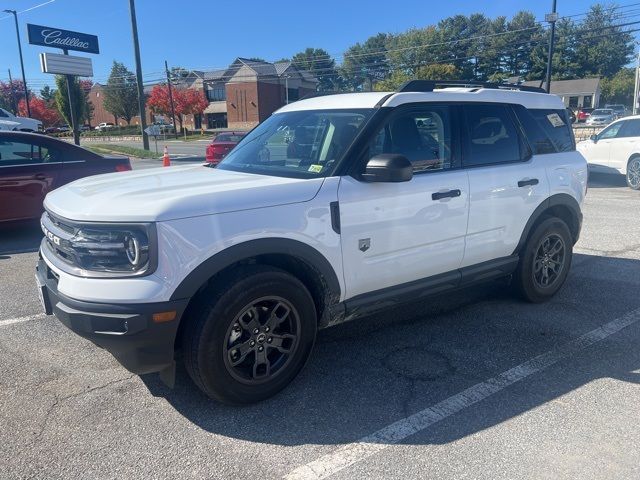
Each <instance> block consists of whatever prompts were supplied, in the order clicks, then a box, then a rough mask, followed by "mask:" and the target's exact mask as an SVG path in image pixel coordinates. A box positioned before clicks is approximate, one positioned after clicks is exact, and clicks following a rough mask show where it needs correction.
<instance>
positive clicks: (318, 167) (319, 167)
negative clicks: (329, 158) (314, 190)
mask: <svg viewBox="0 0 640 480" xmlns="http://www.w3.org/2000/svg"><path fill="white" fill-rule="evenodd" d="M309 171H310V172H312V173H320V172H321V171H322V165H310V166H309Z"/></svg>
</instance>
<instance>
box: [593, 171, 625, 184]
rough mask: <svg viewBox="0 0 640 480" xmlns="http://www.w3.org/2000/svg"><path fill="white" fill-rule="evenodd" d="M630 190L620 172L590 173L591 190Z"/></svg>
mask: <svg viewBox="0 0 640 480" xmlns="http://www.w3.org/2000/svg"><path fill="white" fill-rule="evenodd" d="M620 187H624V188H629V187H628V186H627V179H626V177H625V176H624V175H621V174H620V173H618V172H615V173H600V172H597V173H596V172H589V188H620Z"/></svg>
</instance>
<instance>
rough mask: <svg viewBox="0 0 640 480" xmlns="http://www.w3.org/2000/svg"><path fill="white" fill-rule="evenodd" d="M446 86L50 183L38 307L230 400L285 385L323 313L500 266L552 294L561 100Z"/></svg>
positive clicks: (561, 193) (391, 300)
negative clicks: (170, 160) (183, 371)
mask: <svg viewBox="0 0 640 480" xmlns="http://www.w3.org/2000/svg"><path fill="white" fill-rule="evenodd" d="M453 83H455V82H444V83H442V82H431V81H414V82H409V83H408V84H406V85H405V86H404V87H403V88H401V89H400V91H398V92H367V93H351V94H342V95H330V96H322V97H316V98H311V99H306V100H300V101H298V102H295V103H291V104H289V105H287V106H284V107H282V108H281V109H280V110H278V111H277V112H275V113H274V114H273V115H272V116H270V117H269V118H268V119H267V120H265V121H264V122H263V123H262V124H260V125H259V126H258V127H256V128H255V129H254V130H252V131H251V132H250V133H249V134H247V135H246V136H245V137H244V138H243V139H242V141H241V142H240V143H239V144H238V145H237V146H236V148H234V149H233V150H232V151H231V152H230V153H229V155H227V156H226V157H225V158H224V159H223V160H222V161H221V163H220V164H219V165H218V166H217V167H216V168H209V167H207V166H201V165H196V166H179V167H170V168H164V169H148V170H141V171H133V172H125V173H118V174H115V175H100V176H96V177H90V178H86V179H83V180H79V181H76V182H73V183H71V184H69V185H66V186H64V187H61V188H59V189H57V190H55V191H53V192H52V193H50V194H49V195H48V196H47V197H46V201H45V208H46V212H45V214H44V215H43V216H42V220H41V222H42V228H43V231H44V233H45V238H44V239H43V241H42V245H41V248H40V256H41V260H40V262H39V264H38V267H37V279H38V285H39V288H40V290H39V291H40V293H41V298H42V302H43V305H44V309H45V312H46V313H47V314H52V313H54V314H55V315H56V316H57V317H58V319H59V320H60V321H61V322H62V323H64V324H65V325H67V326H68V327H69V328H70V329H72V330H73V331H75V332H76V333H78V334H79V335H81V336H83V337H86V338H88V339H90V340H91V341H92V342H94V343H95V344H96V345H98V346H101V347H103V348H105V349H107V350H108V351H110V352H111V353H112V354H113V355H114V356H115V357H116V358H117V359H118V360H119V361H120V362H121V363H122V364H123V365H124V366H125V367H126V368H127V369H129V370H130V371H132V372H135V373H138V374H142V373H149V372H160V375H161V378H162V379H163V380H165V381H166V382H167V383H168V384H169V385H171V384H172V383H173V378H174V373H175V359H176V358H181V359H182V360H183V361H184V363H185V366H186V368H187V371H188V372H189V374H190V376H191V377H192V379H193V380H194V382H195V383H196V384H197V385H198V386H199V387H200V388H201V389H202V390H203V391H204V392H205V393H206V394H207V395H209V396H211V397H212V398H215V399H218V400H221V401H223V402H228V403H234V404H237V403H249V402H255V401H259V400H262V399H265V398H267V397H269V396H271V395H274V394H275V393H276V392H278V391H280V390H281V389H282V388H284V387H285V386H286V385H287V384H288V383H289V382H290V381H291V380H292V379H293V378H294V377H295V376H296V375H297V374H298V372H299V371H300V370H301V369H302V367H303V366H304V364H305V362H306V360H307V358H308V357H309V354H310V352H311V349H312V347H313V344H314V339H315V337H316V331H317V329H318V328H322V327H327V326H329V325H333V324H335V323H338V322H341V321H345V320H352V319H355V318H358V317H363V316H365V315H367V314H369V313H370V312H372V311H375V310H377V309H380V308H385V307H390V306H394V305H396V304H398V303H401V302H407V301H415V300H416V299H422V298H424V297H425V296H428V295H431V294H436V293H437V294H442V293H443V292H447V291H451V290H455V289H461V288H468V287H469V286H470V285H473V284H475V283H478V282H484V281H488V280H493V279H497V278H502V277H507V278H512V284H513V286H514V287H515V289H516V290H517V291H518V292H519V293H520V294H521V295H522V297H524V298H525V299H527V300H529V301H532V302H542V301H545V300H548V299H549V298H551V297H552V296H553V295H554V294H555V293H556V292H557V291H558V290H559V289H560V288H561V286H562V285H563V283H564V281H565V279H566V278H567V274H568V273H569V268H570V266H571V257H572V251H573V250H572V249H573V245H574V243H575V242H576V241H577V239H578V236H579V234H580V229H581V224H582V213H581V204H582V202H583V200H584V196H585V194H586V190H587V164H586V162H585V160H584V158H583V157H582V155H580V154H579V153H577V152H576V151H575V143H574V139H573V135H572V131H571V126H570V123H569V118H568V116H567V113H566V110H565V108H564V105H563V104H562V101H561V100H560V98H558V97H557V96H555V95H548V94H546V93H543V91H542V90H539V89H532V88H529V89H527V88H526V87H516V86H512V87H504V86H501V87H499V88H498V87H495V86H490V85H486V86H483V85H482V84H478V85H464V84H455V85H453V86H451V85H452V84H453ZM285 132H289V133H288V134H286V135H285ZM177 351H181V352H182V355H181V356H179V357H176V352H177Z"/></svg>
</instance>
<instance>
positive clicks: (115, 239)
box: [69, 226, 150, 273]
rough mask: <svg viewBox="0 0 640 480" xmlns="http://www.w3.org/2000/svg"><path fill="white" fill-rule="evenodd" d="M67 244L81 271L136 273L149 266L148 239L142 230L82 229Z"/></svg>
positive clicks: (118, 228)
mask: <svg viewBox="0 0 640 480" xmlns="http://www.w3.org/2000/svg"><path fill="white" fill-rule="evenodd" d="M69 243H70V246H71V249H72V253H73V254H74V256H75V258H76V262H77V264H78V265H77V266H78V267H80V268H82V269H83V270H89V271H93V272H111V273H136V272H140V271H144V270H145V269H146V268H147V267H148V266H149V259H150V256H149V236H148V234H147V232H145V231H144V229H142V228H123V227H112V228H95V227H86V226H82V227H80V230H78V232H77V233H76V234H75V235H74V236H73V237H72V238H71V239H70V241H69Z"/></svg>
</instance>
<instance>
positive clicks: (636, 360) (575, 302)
mask: <svg viewBox="0 0 640 480" xmlns="http://www.w3.org/2000/svg"><path fill="white" fill-rule="evenodd" d="M638 271H640V261H638V260H629V259H619V258H611V257H599V256H589V255H575V256H574V265H573V268H572V273H571V275H570V277H569V279H568V281H567V284H566V285H565V287H564V288H563V289H562V290H561V292H559V294H558V295H557V296H556V297H555V298H554V299H553V300H552V301H550V302H548V303H545V304H538V305H532V304H528V303H524V302H522V301H519V300H517V299H514V297H513V296H512V295H511V294H510V292H509V289H508V288H507V286H506V284H505V283H504V282H496V283H492V284H487V285H484V286H481V287H474V288H470V289H466V290H463V291H459V292H456V293H455V294H448V295H444V296H441V297H439V298H435V299H432V300H429V301H423V302H419V303H415V304H412V305H405V306H402V307H398V308H395V309H393V310H388V311H385V312H382V313H379V314H377V315H375V316H371V317H369V318H364V319H360V320H356V321H353V322H350V323H347V324H343V325H339V326H336V327H333V328H330V329H327V330H323V331H321V332H320V333H319V336H318V340H317V342H316V347H315V351H314V352H313V354H312V358H311V360H310V362H309V364H308V365H307V367H306V369H305V370H304V371H303V372H302V374H301V375H300V376H299V377H298V378H297V379H296V380H295V381H294V382H293V384H292V385H290V386H289V387H288V388H286V389H285V390H284V391H283V392H281V393H280V394H279V395H277V396H275V397H274V398H272V399H269V400H267V401H265V402H262V403H260V404H256V405H250V406H246V407H229V406H225V405H221V404H219V403H217V402H215V401H212V400H210V399H208V398H207V397H206V396H205V395H203V394H202V393H201V392H200V391H199V390H198V389H197V388H196V387H195V386H194V384H193V383H192V382H191V381H190V379H189V378H188V376H187V374H186V372H185V371H184V369H183V368H181V367H179V370H178V376H177V382H176V386H175V388H174V389H173V390H171V389H168V388H167V387H165V386H164V385H163V384H162V383H161V382H160V380H159V379H158V377H157V376H156V375H146V376H143V377H142V379H143V381H144V383H145V384H146V386H147V387H148V389H149V390H150V391H151V392H152V394H154V395H156V396H161V397H164V398H165V399H166V400H167V401H168V402H169V403H170V404H171V405H172V406H173V408H175V410H176V411H177V412H179V413H180V414H181V415H183V416H184V417H186V418H187V419H188V420H189V421H191V422H192V423H193V424H195V425H197V426H198V427H200V428H202V429H203V430H205V431H208V432H212V433H216V434H220V435H225V436H228V437H233V438H237V439H243V440H249V441H252V442H263V443H269V444H279V445H302V444H341V443H350V442H354V441H357V440H358V439H360V438H362V437H364V436H366V435H369V434H371V433H373V432H375V431H377V430H379V429H381V428H383V427H385V426H387V425H389V424H391V423H393V422H395V421H397V420H399V419H401V418H404V417H406V416H408V415H411V414H413V413H416V412H419V411H421V410H424V409H425V408H428V407H430V406H432V405H434V404H436V403H438V402H440V401H442V400H445V399H447V398H448V397H450V396H452V395H455V394H457V393H459V392H461V391H463V390H465V389H466V388H469V387H471V386H473V385H476V384H478V383H480V382H482V381H484V380H487V379H490V378H492V377H494V376H496V375H499V374H500V373H502V372H505V371H507V370H509V369H511V368H513V367H515V366H516V365H519V364H521V363H523V362H525V361H527V360H529V359H531V358H533V357H536V356H537V355H540V354H542V353H545V352H547V351H549V350H551V349H553V348H558V347H560V346H562V345H564V344H566V343H567V342H569V341H571V340H574V339H575V338H577V337H579V336H580V335H583V334H585V333H586V332H589V331H591V330H593V329H595V328H598V327H600V326H601V325H603V324H606V323H608V322H610V321H612V320H614V319H616V318H619V317H621V316H622V315H624V314H626V313H628V312H630V311H633V310H636V309H638V308H639V307H640V298H638V297H637V296H636V297H635V298H633V297H634V296H630V295H628V294H626V293H625V292H629V291H637V290H638V288H640V286H639V284H640V277H638V275H637V272H638ZM638 340H640V329H639V328H634V327H633V326H630V327H628V328H627V329H626V331H625V333H624V335H618V336H614V337H612V339H610V340H609V341H607V342H602V343H600V344H597V345H594V346H591V347H589V348H587V349H585V350H584V351H580V352H577V353H575V354H574V355H572V356H571V357H570V358H566V359H564V360H562V361H560V362H559V363H558V364H557V365H556V366H552V367H550V368H548V369H545V370H542V371H540V372H538V373H537V374H535V375H532V376H531V377H528V378H527V379H525V380H523V381H522V382H519V383H518V384H515V385H512V386H511V387H509V388H507V389H505V390H503V391H501V392H499V393H497V394H495V395H494V396H492V397H489V398H487V399H485V400H484V401H482V402H479V403H477V404H475V405H473V406H472V407H469V408H468V409H466V410H464V411H461V412H459V413H458V414H456V415H453V416H452V417H451V418H449V419H447V420H446V421H443V422H440V423H439V424H438V425H437V426H434V428H431V429H429V430H428V431H424V432H422V433H419V434H417V435H415V436H413V437H411V438H410V439H408V440H406V441H407V442H414V443H446V442H451V441H454V440H456V439H460V438H462V437H465V436H468V435H471V434H473V433H476V432H478V431H480V430H483V429H486V428H489V427H491V426H495V425H497V424H499V423H501V422H504V421H506V420H508V419H510V418H513V417H515V416H517V415H520V414H521V413H524V412H526V411H528V410H530V409H533V408H535V407H538V406H540V405H543V404H545V403H547V402H550V401H553V400H554V399H556V398H558V397H560V396H562V395H564V394H566V393H568V392H571V391H573V390H575V389H578V388H580V387H581V386H583V385H586V384H588V383H589V382H592V381H594V380H597V379H599V378H615V379H619V380H622V381H626V382H633V383H640V374H639V373H634V371H637V369H638V368H640V351H638V349H637V344H638ZM624 342H627V343H626V344H624V345H622V346H621V344H622V343H624ZM567 363H569V364H570V366H567ZM578 367H579V368H578Z"/></svg>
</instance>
